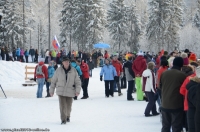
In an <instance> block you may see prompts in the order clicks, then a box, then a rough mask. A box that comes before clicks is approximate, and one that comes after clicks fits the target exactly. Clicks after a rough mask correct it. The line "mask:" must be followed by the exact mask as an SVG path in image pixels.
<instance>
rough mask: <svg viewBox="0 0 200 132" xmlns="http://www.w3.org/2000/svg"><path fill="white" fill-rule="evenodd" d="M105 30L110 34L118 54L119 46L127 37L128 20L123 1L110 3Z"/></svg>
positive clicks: (118, 0)
mask: <svg viewBox="0 0 200 132" xmlns="http://www.w3.org/2000/svg"><path fill="white" fill-rule="evenodd" d="M107 21H108V24H107V26H106V27H107V28H108V31H109V32H110V36H111V37H112V39H113V41H114V42H115V43H114V44H115V45H118V48H119V49H118V52H120V50H121V45H122V44H124V42H125V41H126V40H127V36H128V33H127V31H128V28H127V25H128V18H127V12H126V6H125V4H124V0H113V1H112V2H111V3H110V9H109V10H108V14H107Z"/></svg>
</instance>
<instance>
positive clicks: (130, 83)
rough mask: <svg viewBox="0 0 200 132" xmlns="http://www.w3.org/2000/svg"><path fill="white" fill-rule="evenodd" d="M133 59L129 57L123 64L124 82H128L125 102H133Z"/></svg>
mask: <svg viewBox="0 0 200 132" xmlns="http://www.w3.org/2000/svg"><path fill="white" fill-rule="evenodd" d="M132 60H133V57H129V58H128V61H127V62H126V63H124V69H125V75H126V80H127V81H128V92H127V100H130V101H131V100H132V101H133V100H134V98H133V97H132V93H133V89H135V74H134V72H133V70H132V63H133V62H132Z"/></svg>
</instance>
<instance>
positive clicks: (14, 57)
mask: <svg viewBox="0 0 200 132" xmlns="http://www.w3.org/2000/svg"><path fill="white" fill-rule="evenodd" d="M12 56H13V59H14V60H15V61H16V48H15V47H14V48H13V51H12Z"/></svg>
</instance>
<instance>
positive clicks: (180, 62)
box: [173, 57, 183, 68]
mask: <svg viewBox="0 0 200 132" xmlns="http://www.w3.org/2000/svg"><path fill="white" fill-rule="evenodd" d="M173 66H177V67H180V68H181V67H183V58H182V57H176V58H175V59H174V61H173Z"/></svg>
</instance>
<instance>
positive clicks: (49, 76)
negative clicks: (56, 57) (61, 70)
mask: <svg viewBox="0 0 200 132" xmlns="http://www.w3.org/2000/svg"><path fill="white" fill-rule="evenodd" d="M53 63H54V62H53V61H50V62H49V66H48V79H47V82H46V88H47V96H46V98H47V97H51V96H50V93H49V87H50V85H51V78H52V77H53V75H54V72H55V69H54V67H53Z"/></svg>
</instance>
